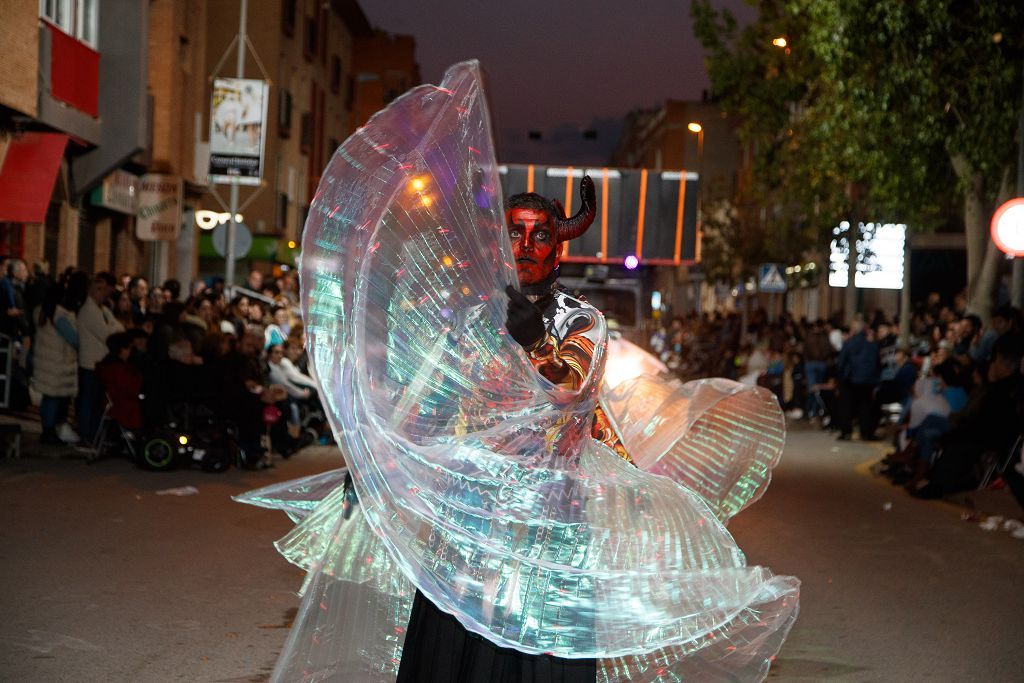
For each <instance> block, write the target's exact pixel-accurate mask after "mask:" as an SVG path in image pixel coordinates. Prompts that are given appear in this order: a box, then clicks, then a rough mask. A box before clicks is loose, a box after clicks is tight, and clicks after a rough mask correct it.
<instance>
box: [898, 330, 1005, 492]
mask: <svg viewBox="0 0 1024 683" xmlns="http://www.w3.org/2000/svg"><path fill="white" fill-rule="evenodd" d="M1020 366H1021V354H1020V352H1012V351H1011V350H996V352H995V354H994V356H993V358H992V362H991V363H990V364H989V367H988V372H987V377H986V380H987V381H986V383H985V384H983V385H981V386H978V387H976V388H975V389H974V391H972V392H971V394H970V397H969V399H968V403H967V405H966V406H965V407H964V409H963V410H962V411H960V412H959V413H956V414H955V415H954V416H953V417H952V419H951V422H952V429H950V430H949V432H948V433H946V435H945V436H944V437H942V438H941V440H940V444H941V446H942V453H941V455H940V456H939V457H938V459H937V460H936V461H935V464H934V465H933V466H932V468H931V469H930V470H929V472H928V473H927V475H926V476H925V477H924V478H922V479H921V480H920V481H919V482H918V484H917V486H916V487H915V488H914V489H913V490H912V491H911V495H913V496H915V497H919V498H939V497H941V496H944V495H947V494H949V493H954V492H956V491H963V490H967V489H971V488H973V487H975V486H977V485H978V482H977V477H976V474H975V469H976V467H977V465H978V463H979V462H980V460H981V458H982V456H983V455H984V454H985V453H987V452H995V453H1000V454H1002V453H1005V452H1006V450H1007V449H1008V448H1009V447H1010V445H1011V444H1012V443H1013V441H1014V440H1015V439H1016V438H1017V435H1018V434H1019V433H1020V428H1021V426H1020V423H1019V421H1018V419H1017V417H1018V415H1017V404H1018V400H1019V398H1020V389H1021V387H1020V382H1021V374H1020Z"/></svg>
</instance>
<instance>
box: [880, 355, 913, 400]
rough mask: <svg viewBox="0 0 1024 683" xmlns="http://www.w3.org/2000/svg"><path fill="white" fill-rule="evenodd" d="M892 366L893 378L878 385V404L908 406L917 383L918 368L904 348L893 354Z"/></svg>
mask: <svg viewBox="0 0 1024 683" xmlns="http://www.w3.org/2000/svg"><path fill="white" fill-rule="evenodd" d="M892 365H893V366H894V368H895V371H894V372H893V374H892V376H891V377H889V378H888V379H883V380H882V382H881V384H879V385H878V394H877V396H876V402H877V403H878V405H879V406H882V405H886V404H888V403H899V404H902V405H906V403H907V401H909V400H910V392H911V390H912V389H913V388H914V382H916V381H917V366H916V365H915V364H914V361H913V359H911V357H910V354H908V353H907V350H906V349H904V348H897V349H896V351H895V353H894V354H893V361H892Z"/></svg>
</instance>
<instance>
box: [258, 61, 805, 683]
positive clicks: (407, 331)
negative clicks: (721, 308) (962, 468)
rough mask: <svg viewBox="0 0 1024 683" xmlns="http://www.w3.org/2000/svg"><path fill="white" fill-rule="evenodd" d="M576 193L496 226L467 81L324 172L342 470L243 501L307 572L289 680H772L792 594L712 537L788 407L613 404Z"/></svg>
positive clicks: (396, 113) (324, 237)
mask: <svg viewBox="0 0 1024 683" xmlns="http://www.w3.org/2000/svg"><path fill="white" fill-rule="evenodd" d="M581 191H582V198H583V206H582V208H581V212H580V213H578V214H577V215H576V216H574V217H573V218H572V219H565V218H563V216H562V214H561V211H560V209H559V208H558V207H557V206H554V205H553V204H551V203H550V202H548V201H547V200H544V199H543V198H539V197H537V196H535V195H534V196H532V197H531V196H529V195H526V196H521V197H517V198H514V201H513V200H510V202H509V205H508V207H507V215H506V210H505V207H503V206H502V203H501V200H500V180H499V168H498V166H497V163H496V162H495V159H494V151H493V142H492V140H491V134H490V122H489V118H488V114H487V109H486V102H485V99H484V96H483V91H482V88H481V79H480V75H479V69H478V66H477V65H476V63H473V62H469V63H464V64H460V65H457V66H456V67H453V68H452V69H451V70H449V72H448V74H446V77H445V79H444V81H443V82H442V84H441V85H440V86H421V87H419V88H417V89H414V90H413V91H411V92H410V93H407V94H406V95H404V96H403V97H401V98H399V99H398V100H396V101H395V102H394V103H392V105H391V106H389V108H388V109H386V110H384V111H382V112H380V113H378V114H377V115H376V116H374V118H373V119H371V121H370V122H369V123H368V124H367V126H365V127H364V128H362V129H360V131H359V132H357V133H356V134H354V135H353V136H352V137H351V138H349V139H348V140H347V141H346V142H345V143H344V144H343V145H342V147H341V148H340V149H339V150H338V152H337V153H336V154H335V156H334V158H333V159H332V160H331V163H330V165H329V166H328V168H327V169H326V171H325V173H324V177H323V180H322V182H321V185H320V188H319V189H318V192H317V196H316V197H315V198H314V201H313V203H312V207H311V212H310V217H309V220H308V222H307V225H306V230H305V233H304V238H303V252H302V264H301V272H302V289H303V313H304V319H305V323H306V326H307V339H308V342H307V343H308V350H309V353H310V357H311V366H312V367H313V368H314V369H315V376H316V378H317V381H318V382H319V384H320V386H321V389H322V391H321V394H322V395H323V396H324V399H325V402H326V408H327V411H328V413H329V416H330V419H331V423H332V426H333V427H334V430H335V433H336V435H337V436H338V438H339V443H340V444H341V447H342V451H343V454H344V456H345V460H346V464H347V467H348V469H347V471H346V470H338V471H333V472H328V473H324V474H322V475H317V476H315V477H310V478H306V479H303V480H298V481H295V482H286V483H284V484H280V485H275V486H271V487H267V488H265V489H261V490H259V491H254V492H251V493H249V494H246V495H245V496H243V497H241V498H242V499H243V500H245V501H246V502H250V503H254V504H257V505H264V506H267V507H274V508H279V509H284V510H285V511H287V512H288V513H289V515H291V516H292V517H293V519H295V520H297V522H298V524H297V526H296V527H295V529H294V530H293V531H292V532H291V533H290V534H288V536H286V537H285V538H283V539H281V540H280V541H279V542H278V544H277V546H278V549H279V550H280V551H281V552H282V554H284V556H285V557H286V558H288V559H289V560H290V561H292V562H294V563H295V564H297V565H299V566H300V567H302V568H304V569H305V570H306V571H307V579H306V583H305V585H304V586H303V601H302V606H301V608H300V610H299V613H298V615H297V617H296V619H295V622H294V624H293V627H292V630H291V632H290V633H289V637H288V642H287V643H286V645H285V647H284V649H283V651H282V654H281V657H280V659H279V661H278V664H277V667H276V668H275V671H274V676H273V678H274V680H282V681H292V680H308V681H323V680H339V681H393V680H395V678H396V677H397V676H399V675H401V676H402V677H408V678H409V679H410V680H413V679H417V676H419V675H420V674H421V673H423V672H425V671H427V670H429V669H430V668H431V667H437V665H438V663H439V662H442V661H443V662H445V663H446V667H447V670H446V675H447V676H448V678H447V680H478V679H479V678H478V677H480V676H484V673H483V672H485V671H486V672H488V673H487V674H486V679H487V680H490V679H494V680H502V679H504V678H505V677H507V678H508V679H510V680H545V679H548V680H576V679H579V678H583V679H586V680H593V679H596V680H598V681H602V682H603V681H626V680H629V681H656V680H683V679H690V680H702V681H704V680H759V679H762V678H764V676H766V675H767V671H768V667H769V664H770V661H771V659H772V658H773V657H774V655H775V654H776V653H777V652H778V649H779V648H780V647H781V645H782V642H783V640H784V638H785V635H786V633H787V632H788V630H789V628H790V626H791V625H792V623H793V620H794V619H795V617H796V612H797V604H798V592H799V583H798V582H797V581H796V579H793V578H792V577H784V576H773V575H772V574H771V572H769V571H768V570H767V569H765V568H763V567H757V566H750V565H747V564H746V560H745V558H744V557H743V554H742V552H740V550H739V548H738V547H737V546H736V544H735V541H734V540H733V539H732V537H731V536H730V535H729V533H728V531H726V529H725V526H724V523H725V522H727V521H728V519H729V518H730V517H731V516H732V515H734V514H735V513H736V512H738V511H739V510H741V509H743V508H745V507H746V506H748V505H749V504H750V503H752V502H753V501H754V500H756V499H757V498H758V497H759V496H760V495H761V493H762V492H763V491H764V489H765V487H766V486H767V483H768V480H769V478H770V472H771V469H772V467H773V466H774V465H775V464H776V463H777V462H778V458H779V456H780V454H781V449H782V444H783V438H784V432H783V428H782V424H783V423H782V419H781V413H780V411H779V409H778V405H777V403H776V402H775V401H774V400H773V399H772V398H771V396H770V395H769V394H767V392H764V391H763V390H760V389H757V388H744V387H741V386H738V385H736V384H735V383H730V382H726V381H721V380H709V381H703V382H699V383H690V384H687V385H681V384H679V383H678V382H672V381H665V380H663V379H660V378H657V377H652V376H649V375H641V376H639V377H634V378H633V379H630V380H629V381H625V382H622V383H620V384H618V385H617V386H615V387H614V388H609V387H604V388H603V387H602V377H603V374H604V372H603V371H604V365H605V362H606V361H607V353H608V343H607V332H606V328H605V324H604V319H603V318H602V316H600V314H599V313H598V312H597V311H595V310H594V309H593V308H592V307H590V306H589V305H587V304H585V303H583V302H579V301H577V300H575V299H573V298H572V297H569V296H567V295H566V294H565V293H564V292H561V291H559V290H558V289H557V287H555V281H554V277H553V275H554V272H555V267H556V266H557V259H558V243H559V242H560V241H563V240H564V239H570V238H571V237H573V236H576V235H578V234H581V233H582V230H584V229H586V225H587V224H589V222H590V221H591V220H593V209H594V207H595V206H596V204H595V198H594V192H593V188H592V186H591V185H590V183H589V182H584V184H583V186H582V188H581ZM567 226H572V227H568V228H567ZM563 228H566V230H563ZM573 233H575V234H573ZM563 235H564V237H563ZM510 287H511V288H512V289H511V290H510V289H509V288H510ZM611 425H614V426H615V428H614V429H612V427H611ZM623 452H625V453H628V456H629V458H630V459H631V460H632V461H633V463H634V464H635V466H634V465H633V464H630V463H629V462H628V461H627V460H626V459H624V458H623V457H622V455H623ZM349 474H350V475H351V486H350V487H349V488H348V489H347V490H346V488H345V487H344V486H342V480H343V479H344V478H345V477H346V476H347V475H349ZM354 500H358V506H355V507H353V505H352V503H353V501H354ZM442 624H443V626H442ZM421 680H422V679H421Z"/></svg>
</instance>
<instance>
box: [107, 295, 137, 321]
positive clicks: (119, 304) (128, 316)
mask: <svg viewBox="0 0 1024 683" xmlns="http://www.w3.org/2000/svg"><path fill="white" fill-rule="evenodd" d="M112 299H113V301H114V306H113V310H114V317H115V318H116V319H117V322H119V323H121V326H122V327H124V329H126V330H130V329H132V328H133V327H135V316H134V315H133V312H132V298H131V296H130V295H129V294H128V292H126V291H124V290H115V291H114V294H113V296H112Z"/></svg>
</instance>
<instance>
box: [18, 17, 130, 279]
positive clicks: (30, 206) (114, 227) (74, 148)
mask: <svg viewBox="0 0 1024 683" xmlns="http://www.w3.org/2000/svg"><path fill="white" fill-rule="evenodd" d="M148 10H149V6H148V3H138V2H132V1H131V0H105V1H104V2H103V3H100V2H99V0H41V1H40V2H38V3H33V2H24V1H18V0H3V2H0V15H2V16H3V17H4V21H3V22H2V28H0V45H2V48H0V51H2V55H0V57H2V58H0V63H2V64H3V67H2V68H0V131H2V132H0V256H5V257H20V258H24V259H26V260H27V261H29V262H31V263H41V264H46V267H49V268H50V269H51V270H54V269H55V270H61V269H63V268H65V267H68V266H78V267H84V268H86V269H89V270H93V269H109V268H110V267H111V265H112V264H111V258H112V254H113V252H114V248H113V246H112V245H114V244H116V243H117V242H118V241H119V240H123V239H125V238H123V237H122V236H121V233H122V232H124V233H127V234H128V237H127V239H129V240H130V239H131V236H130V231H131V228H132V226H131V225H128V224H124V223H123V222H119V221H114V220H110V221H105V220H104V219H105V218H106V217H107V216H106V215H105V214H106V212H112V213H114V214H118V213H122V212H129V213H130V211H131V210H132V209H131V208H130V207H129V205H128V204H125V203H124V202H123V201H121V200H122V199H126V198H128V199H130V197H118V196H117V193H116V192H115V193H113V194H112V195H111V197H112V200H111V202H110V206H113V207H114V208H113V209H111V208H109V207H96V206H94V205H93V204H92V203H91V201H90V200H89V195H90V193H91V192H92V191H93V189H94V188H97V187H99V186H101V185H102V183H103V181H104V178H106V177H108V176H109V175H110V174H112V173H113V172H115V171H116V170H118V169H129V170H131V171H134V172H138V171H140V170H141V169H143V168H145V165H146V162H147V159H146V153H147V150H148V146H149V135H150V129H149V113H150V104H149V97H148V92H147V87H146V79H147V75H146V68H145V66H146V64H147V63H148V55H147V52H148V45H147V41H146V36H147V32H148V31H147V29H148ZM129 194H130V193H129ZM94 209H95V210H94Z"/></svg>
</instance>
